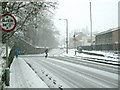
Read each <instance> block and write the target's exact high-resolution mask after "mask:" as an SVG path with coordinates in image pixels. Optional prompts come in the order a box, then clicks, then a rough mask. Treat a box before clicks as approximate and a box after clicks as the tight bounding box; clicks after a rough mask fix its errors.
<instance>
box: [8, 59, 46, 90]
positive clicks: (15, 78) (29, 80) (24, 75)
mask: <svg viewBox="0 0 120 90" xmlns="http://www.w3.org/2000/svg"><path fill="white" fill-rule="evenodd" d="M8 88H48V86H47V85H46V84H45V83H44V82H43V81H42V80H41V79H40V78H39V76H38V75H37V74H36V73H35V72H34V71H33V70H32V69H31V68H30V67H29V65H27V64H26V63H25V61H24V60H23V59H21V58H17V59H14V61H13V63H12V66H11V68H10V86H9V87H8Z"/></svg>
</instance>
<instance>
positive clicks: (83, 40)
mask: <svg viewBox="0 0 120 90" xmlns="http://www.w3.org/2000/svg"><path fill="white" fill-rule="evenodd" d="M93 40H95V39H94V37H93ZM75 41H76V42H75ZM75 44H76V46H90V45H91V38H90V36H89V35H86V34H84V33H83V32H78V33H75V39H74V37H71V38H70V40H69V47H70V48H74V47H75Z"/></svg>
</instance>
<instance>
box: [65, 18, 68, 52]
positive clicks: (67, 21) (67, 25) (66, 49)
mask: <svg viewBox="0 0 120 90" xmlns="http://www.w3.org/2000/svg"><path fill="white" fill-rule="evenodd" d="M65 20H66V53H67V54H68V20H67V19H65Z"/></svg>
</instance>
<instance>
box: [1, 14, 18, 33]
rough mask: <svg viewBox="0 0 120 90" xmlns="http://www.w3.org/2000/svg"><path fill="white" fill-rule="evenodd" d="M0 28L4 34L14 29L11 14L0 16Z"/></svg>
mask: <svg viewBox="0 0 120 90" xmlns="http://www.w3.org/2000/svg"><path fill="white" fill-rule="evenodd" d="M0 28H1V29H2V30H3V31H5V32H11V31H13V30H14V29H15V28H16V19H15V17H14V16H13V15H12V14H4V15H2V16H0Z"/></svg>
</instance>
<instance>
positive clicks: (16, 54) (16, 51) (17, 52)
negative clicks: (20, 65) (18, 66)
mask: <svg viewBox="0 0 120 90" xmlns="http://www.w3.org/2000/svg"><path fill="white" fill-rule="evenodd" d="M18 55H19V50H18V49H15V56H16V58H18Z"/></svg>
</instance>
